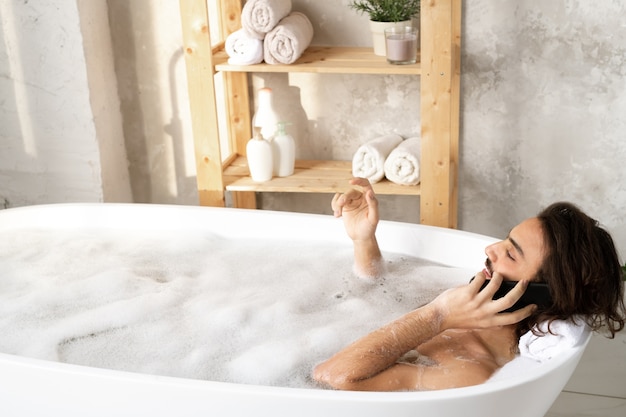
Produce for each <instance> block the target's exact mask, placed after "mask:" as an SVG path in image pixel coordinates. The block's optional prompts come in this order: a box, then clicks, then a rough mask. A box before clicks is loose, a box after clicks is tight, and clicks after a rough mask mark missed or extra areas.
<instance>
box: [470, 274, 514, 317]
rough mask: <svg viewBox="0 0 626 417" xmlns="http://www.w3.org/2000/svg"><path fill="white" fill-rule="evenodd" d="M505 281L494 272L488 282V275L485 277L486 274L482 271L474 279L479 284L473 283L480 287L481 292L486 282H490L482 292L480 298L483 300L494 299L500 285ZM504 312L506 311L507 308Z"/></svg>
mask: <svg viewBox="0 0 626 417" xmlns="http://www.w3.org/2000/svg"><path fill="white" fill-rule="evenodd" d="M503 280H504V277H503V276H502V275H501V274H499V273H497V272H494V273H493V275H492V277H491V279H489V280H487V275H485V273H484V272H483V271H481V272H479V273H478V274H476V278H475V279H474V281H478V284H475V282H474V281H472V284H475V285H478V286H479V288H478V289H479V290H480V287H481V286H482V285H484V283H485V282H486V281H488V283H487V285H486V286H485V288H483V289H482V290H481V291H480V293H479V296H480V298H481V299H483V300H484V299H492V298H493V296H494V295H495V294H496V292H497V291H498V289H499V288H500V285H502V281H503ZM503 310H506V308H505V309H503Z"/></svg>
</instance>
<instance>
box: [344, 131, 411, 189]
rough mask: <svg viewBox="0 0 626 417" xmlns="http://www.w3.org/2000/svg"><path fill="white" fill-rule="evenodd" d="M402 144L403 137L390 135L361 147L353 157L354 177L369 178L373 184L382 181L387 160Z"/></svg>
mask: <svg viewBox="0 0 626 417" xmlns="http://www.w3.org/2000/svg"><path fill="white" fill-rule="evenodd" d="M400 142H402V136H399V135H394V134H389V135H385V136H381V137H379V138H376V139H373V140H371V141H369V142H367V143H365V144H363V145H361V146H359V148H358V149H357V150H356V152H355V154H354V156H353V157H352V175H354V176H355V177H363V178H367V179H368V180H369V181H370V182H371V183H372V184H373V183H376V182H378V181H380V180H382V179H383V177H384V176H385V160H386V159H387V157H388V156H389V154H390V153H391V151H392V150H393V149H394V148H395V147H396V146H398V145H399V144H400Z"/></svg>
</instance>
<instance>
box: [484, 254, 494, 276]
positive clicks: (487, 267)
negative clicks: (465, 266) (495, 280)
mask: <svg viewBox="0 0 626 417" xmlns="http://www.w3.org/2000/svg"><path fill="white" fill-rule="evenodd" d="M483 272H484V273H485V275H487V278H489V279H491V277H492V276H493V269H492V266H491V260H490V259H489V258H487V260H485V269H483Z"/></svg>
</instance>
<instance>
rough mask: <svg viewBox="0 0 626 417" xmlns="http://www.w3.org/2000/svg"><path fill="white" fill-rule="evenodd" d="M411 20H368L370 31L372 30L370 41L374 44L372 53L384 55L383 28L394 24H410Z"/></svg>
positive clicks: (401, 25)
mask: <svg viewBox="0 0 626 417" xmlns="http://www.w3.org/2000/svg"><path fill="white" fill-rule="evenodd" d="M411 24H412V20H404V21H402V22H374V21H373V20H370V31H371V32H372V42H373V46H374V54H375V55H379V56H385V55H386V53H385V51H386V48H385V29H387V28H392V27H395V26H400V27H403V26H411Z"/></svg>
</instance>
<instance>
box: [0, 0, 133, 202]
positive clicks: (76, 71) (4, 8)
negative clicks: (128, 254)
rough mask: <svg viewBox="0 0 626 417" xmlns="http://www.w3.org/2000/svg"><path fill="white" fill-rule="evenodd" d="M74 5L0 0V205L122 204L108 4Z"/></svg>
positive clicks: (124, 187) (123, 173)
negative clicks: (93, 202)
mask: <svg viewBox="0 0 626 417" xmlns="http://www.w3.org/2000/svg"><path fill="white" fill-rule="evenodd" d="M79 3H83V2H72V1H65V2H52V1H41V2H16V1H2V2H0V22H1V25H2V26H1V28H0V208H3V207H12V206H20V205H28V204H40V203H58V202H69V201H103V200H105V199H106V200H108V201H130V189H129V187H128V170H127V166H126V155H125V152H124V147H123V137H122V136H121V129H118V130H116V126H119V120H120V113H119V101H118V99H117V94H113V95H111V94H109V92H110V90H109V89H108V87H109V86H110V85H115V77H114V72H113V67H112V49H111V47H110V42H109V41H108V39H109V38H110V36H109V32H108V21H107V20H106V18H105V19H104V20H103V19H102V16H103V13H102V10H104V11H105V12H106V7H103V6H106V5H105V4H104V2H102V1H100V2H93V1H91V2H86V3H83V4H81V7H80V9H81V10H80V11H79V7H78V5H79ZM104 16H106V14H104ZM82 30H85V34H86V36H84V37H83V35H82ZM107 46H108V48H107ZM95 51H97V52H98V53H97V54H96V53H94V52H95Z"/></svg>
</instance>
